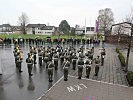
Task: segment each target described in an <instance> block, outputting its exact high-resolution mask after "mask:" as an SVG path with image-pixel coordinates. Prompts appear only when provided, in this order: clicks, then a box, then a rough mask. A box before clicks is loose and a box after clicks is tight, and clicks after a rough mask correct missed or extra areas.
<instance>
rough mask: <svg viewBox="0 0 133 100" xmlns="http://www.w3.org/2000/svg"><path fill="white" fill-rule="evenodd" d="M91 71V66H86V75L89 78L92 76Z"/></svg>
mask: <svg viewBox="0 0 133 100" xmlns="http://www.w3.org/2000/svg"><path fill="white" fill-rule="evenodd" d="M90 71H91V68H90V67H89V68H86V77H87V78H89V76H90Z"/></svg>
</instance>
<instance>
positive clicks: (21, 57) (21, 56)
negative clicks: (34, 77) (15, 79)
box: [20, 52, 23, 60]
mask: <svg viewBox="0 0 133 100" xmlns="http://www.w3.org/2000/svg"><path fill="white" fill-rule="evenodd" d="M20 59H21V60H23V55H22V52H20Z"/></svg>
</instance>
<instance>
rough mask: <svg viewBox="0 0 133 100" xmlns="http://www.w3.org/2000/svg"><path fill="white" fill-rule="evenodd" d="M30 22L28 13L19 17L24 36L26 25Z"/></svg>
mask: <svg viewBox="0 0 133 100" xmlns="http://www.w3.org/2000/svg"><path fill="white" fill-rule="evenodd" d="M28 22H29V18H28V16H27V15H26V13H22V15H21V16H20V17H19V25H20V26H21V31H22V33H23V34H26V25H27V24H28Z"/></svg>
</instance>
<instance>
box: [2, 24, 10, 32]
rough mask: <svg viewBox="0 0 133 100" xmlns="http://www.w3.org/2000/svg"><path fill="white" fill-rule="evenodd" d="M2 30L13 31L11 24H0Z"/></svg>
mask: <svg viewBox="0 0 133 100" xmlns="http://www.w3.org/2000/svg"><path fill="white" fill-rule="evenodd" d="M0 32H1V33H6V32H12V27H11V25H10V24H2V25H0Z"/></svg>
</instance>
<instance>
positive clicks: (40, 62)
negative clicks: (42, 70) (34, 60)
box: [39, 57, 42, 66]
mask: <svg viewBox="0 0 133 100" xmlns="http://www.w3.org/2000/svg"><path fill="white" fill-rule="evenodd" d="M39 65H40V66H42V57H39Z"/></svg>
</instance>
